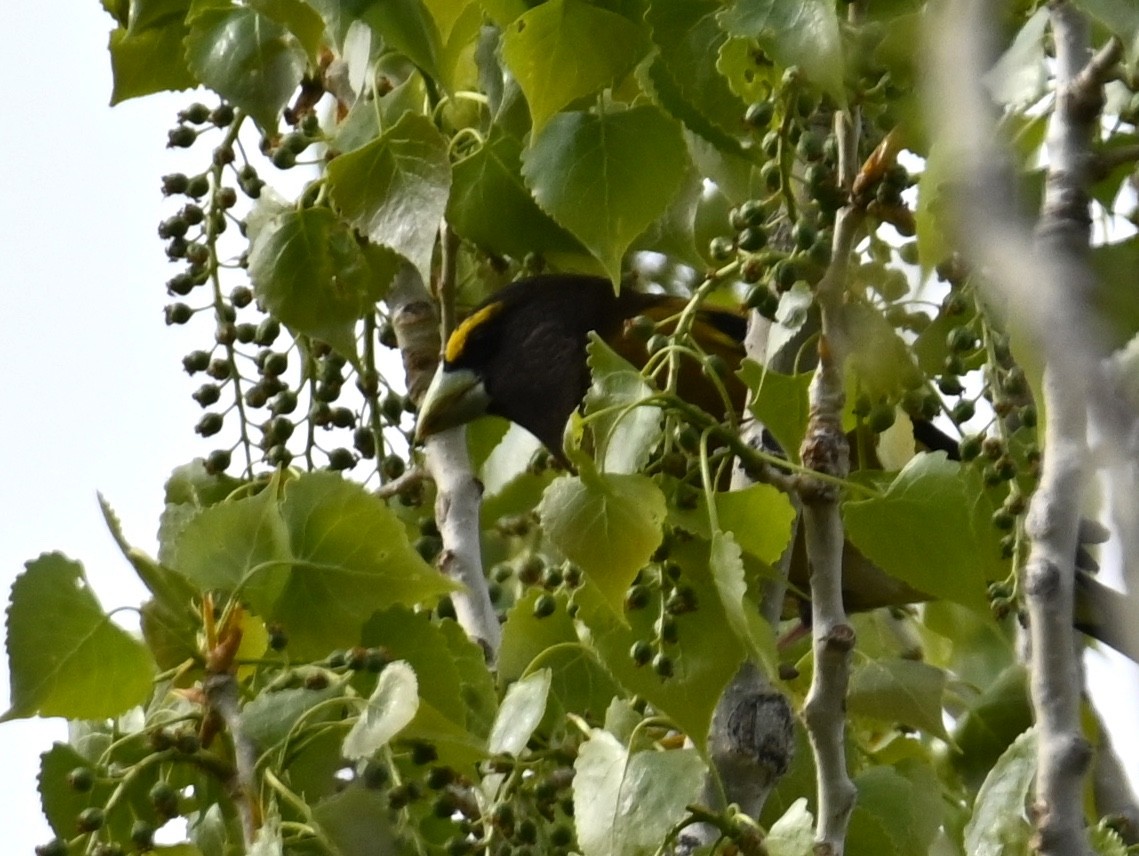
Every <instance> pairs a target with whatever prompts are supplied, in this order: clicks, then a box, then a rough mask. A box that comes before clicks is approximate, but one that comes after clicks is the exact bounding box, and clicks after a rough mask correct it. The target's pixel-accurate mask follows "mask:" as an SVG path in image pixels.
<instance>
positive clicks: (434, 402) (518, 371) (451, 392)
mask: <svg viewBox="0 0 1139 856" xmlns="http://www.w3.org/2000/svg"><path fill="white" fill-rule="evenodd" d="M686 302H687V301H686V300H684V299H683V298H679V297H669V296H666V295H661V294H644V293H641V292H636V291H632V290H630V289H623V290H622V291H621V293H620V294H619V295H618V294H615V293H614V291H613V285H612V284H611V283H610V282H609V280H607V279H602V278H600V277H592V276H579V275H552V276H543V277H537V278H533V279H524V280H519V281H518V282H514V283H511V284H510V285H508V286H506V287H505V288H503V289H502V290H500V291H498V292H497V293H496V294H494V295H493V296H492V297H491V298H490V299H489V300H487V301H485V302H484V303H482V304H481V305H480V306H478V307H477V308H475V309H474V311H472V312H471V314H470V315H469V316H468V317H467V319H466V320H465V321H463V322H462V323H461V324H460V325H459V326H458V327H457V328H456V329H455V331H454V332H453V333H452V334H451V337H450V339H449V340H448V341H447V345H446V348H445V349H444V352H443V360H442V362H441V364H440V366H439V369H438V371H437V372H436V374H435V377H434V379H433V380H432V381H431V386H430V387H429V388H428V390H427V393H426V394H425V396H424V398H423V401H422V402H421V404H420V408H419V421H418V423H417V426H416V435H417V436H418V437H420V438H423V437H427V436H429V435H431V434H434V433H436V432H437V431H442V430H444V429H446V428H452V427H454V426H456V425H462V424H464V423H466V422H469V421H470V420H472V419H475V418H476V417H478V416H482V415H484V414H492V415H495V416H502V417H505V418H506V419H509V420H510V421H511V422H514V423H517V424H518V425H521V426H522V427H523V428H525V429H526V430H527V431H529V432H530V433H531V434H533V435H534V436H535V437H537V438H538V439H539V440H541V441H542V443H543V444H545V446H546V448H547V449H549V450H550V452H551V453H552V454H553V455H554V456H555V457H557V458H559V459H560V460H562V461H563V462H565V457H564V454H563V452H562V432H563V431H564V430H565V426H566V422H567V421H568V420H569V417H570V414H572V413H573V411H574V410H575V409H576V408H577V407H578V405H580V404H581V401H582V399H583V398H584V397H585V393H586V390H588V389H589V383H590V374H589V366H588V365H587V364H586V344H587V342H588V339H589V333H590V332H596V333H597V334H598V335H599V336H600V337H601V338H602V339H603V340H605V342H607V343H608V344H609V345H610V347H612V348H613V349H614V350H615V351H616V352H617V353H619V354H620V355H621V356H623V357H625V358H626V359H627V360H629V361H630V362H631V363H633V364H634V365H638V366H639V365H643V364H644V362H645V360H646V359H647V358H648V354H647V353H646V351H645V343H644V339H643V337H641V336H638V335H636V334H634V333H633V332H631V331H630V330H629V329H628V322H630V321H631V320H632V319H633V318H634V317H636V316H638V315H645V316H648V317H649V318H651V319H652V320H654V321H667V319H669V318H670V317H673V316H676V315H679V313H680V312H681V311H682V310H683V309H684V306H685V304H686ZM663 327H664V329H665V330H668V329H669V328H668V325H667V323H666V324H665V325H663ZM746 329H747V321H746V319H745V318H744V316H743V315H741V314H740V313H738V312H733V311H730V310H720V309H708V308H704V309H701V310H700V312H699V313H698V315H697V318H696V324H695V325H694V328H693V335H694V336H695V337H696V338H697V339H698V340H699V341H700V343H701V345H702V347H704V348H705V350H707V351H709V352H711V353H715V354H718V355H719V356H721V357H722V358H723V359H725V360H726V361H727V363H728V364H729V365H731V366H733V367H735V366H738V365H739V362H740V360H741V359H742V358H743V355H744V351H743V345H742V341H743V337H744V333H745V332H746ZM686 362H687V363H691V361H686ZM724 382H725V384H726V386H727V388H728V393H729V395H730V396H731V398H732V400H733V401H735V402H736V403H737V405H740V406H742V404H743V401H744V396H745V395H746V389H745V387H744V386H743V384H742V383H741V382H740V381H739V379H738V378H736V377H735V376H734V374H733V375H730V376H728V377H726V378H725V379H724ZM677 392H678V394H679V395H680V396H681V397H682V398H684V399H685V400H688V401H691V402H692V403H693V404H696V405H698V406H700V407H702V408H704V409H705V410H707V411H708V412H709V413H711V414H713V415H715V416H719V417H722V416H723V414H724V404H723V401H722V400H721V399H720V397H719V394H718V393H717V392H716V390H715V388H714V387H712V385H711V384H709V383H708V382H707V381H701V380H700V378H699V370H698V369H696V368H695V367H694V365H691V364H690V365H686V366H684V371H683V372H682V374H681V377H680V380H679V384H678V389H677Z"/></svg>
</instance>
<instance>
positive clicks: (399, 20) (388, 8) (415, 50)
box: [360, 0, 440, 78]
mask: <svg viewBox="0 0 1139 856" xmlns="http://www.w3.org/2000/svg"><path fill="white" fill-rule="evenodd" d="M360 18H361V19H362V20H364V21H366V22H367V23H368V24H369V25H370V26H371V27H372V29H373V30H375V31H376V32H377V33H378V34H379V35H380V37H381V38H382V39H383V40H384V43H385V44H387V45H390V46H391V47H393V48H395V49H396V50H397V51H399V52H400V53H402V54H403V55H404V56H406V57H407V58H408V59H410V60H411V61H412V62H413V63H415V64H416V65H417V66H419V67H420V68H421V69H423V70H424V71H425V72H427V74H428V75H429V76H431V77H433V78H438V77H439V66H438V61H439V50H440V44H439V43H440V39H439V31H438V29H436V27H435V22H434V21H433V20H432V18H431V14H430V13H429V12H428V11H427V9H426V8H424V5H423V3H422V2H420V0H370V2H366V10H365V11H364V12H363V14H361V15H360Z"/></svg>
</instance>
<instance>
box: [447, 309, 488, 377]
mask: <svg viewBox="0 0 1139 856" xmlns="http://www.w3.org/2000/svg"><path fill="white" fill-rule="evenodd" d="M501 311H502V304H501V303H491V304H489V305H487V306H484V307H483V308H482V309H480V310H479V311H478V312H476V313H474V314H473V315H471V316H469V317H468V318H466V319H464V320H463V322H462V323H461V324H460V325H459V326H458V327H456V328H455V330H454V332H452V333H451V338H449V339H448V340H447V348H446V349H445V350H444V351H443V359H444V360H446V361H447V362H449V363H453V362H456V361H458V360H459V358H460V357H462V356H463V351H464V350H466V347H467V340H468V339H470V337H471V331H472V330H474V329H475V328H476V327H478V326H479V325H480V324H482V323H484V322H486V321H489V320H490V319H491V318H493V317H494V316H495V315H497V314H498V313H499V312H501Z"/></svg>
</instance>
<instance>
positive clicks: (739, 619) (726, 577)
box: [708, 485, 779, 674]
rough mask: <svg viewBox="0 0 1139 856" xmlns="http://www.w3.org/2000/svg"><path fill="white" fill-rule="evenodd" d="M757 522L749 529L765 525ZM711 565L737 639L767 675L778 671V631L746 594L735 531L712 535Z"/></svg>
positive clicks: (725, 610)
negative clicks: (776, 637)
mask: <svg viewBox="0 0 1139 856" xmlns="http://www.w3.org/2000/svg"><path fill="white" fill-rule="evenodd" d="M756 487H760V485H756ZM754 524H755V521H753V525H752V527H750V528H752V529H759V528H764V527H759V526H756V525H754ZM708 564H709V568H710V570H711V571H712V578H713V579H714V580H715V582H716V591H717V592H719V594H720V603H721V604H722V605H723V607H724V614H725V615H726V616H727V618H728V624H729V625H731V628H732V631H733V632H734V633H735V634H736V638H737V639H739V640H740V642H742V643H743V645H744V647H745V648H746V649H747V652H748V655H749V656H750V657H751V659H752V661H753V662H755V663H757V664H759V665H762V666H763V667H764V669H765V670H766V671H767V673H768V674H775V673H777V672H778V669H779V656H778V654H776V651H775V634H774V632H773V631H772V629H771V626H770V625H769V624H767V623H766V622H765V621H764V620H763V619H762V618H760V615H759V607H758V606H757V605H756V604H755V602H754V601H752V600H750V599H748V597H747V580H746V579H745V578H744V563H743V557H742V556H741V555H740V547H739V544H737V543H736V540H735V538H733V537H732V533H730V532H717V533H716V534H715V535H713V536H712V552H711V555H710V557H709V559H708Z"/></svg>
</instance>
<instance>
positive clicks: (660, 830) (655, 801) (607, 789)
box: [573, 729, 705, 856]
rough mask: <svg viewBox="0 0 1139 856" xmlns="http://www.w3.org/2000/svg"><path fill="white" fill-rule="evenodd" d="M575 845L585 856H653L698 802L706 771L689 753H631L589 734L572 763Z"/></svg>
mask: <svg viewBox="0 0 1139 856" xmlns="http://www.w3.org/2000/svg"><path fill="white" fill-rule="evenodd" d="M574 771H575V775H574V779H573V804H574V823H575V824H576V826H577V840H578V843H579V844H580V845H581V849H582V853H584V854H585V856H639V854H652V853H655V852H657V848H658V847H659V846H660V842H661V841H662V840H663V839H664V837H665V836H666V835H667V833H668V831H669V829H670V828H671V827H672V826H673V825H674V824H675V823H677V822H678V821H679V820H680V819H681V818H682V817H684V813H685V806H687V805H688V803H690V802H693V801H694V800H696V799H697V797H698V795H699V793H700V788H701V787H702V785H703V777H704V771H705V766H704V762H703V761H701V760H700V756H699V755H698V754H697V753H696V751H695V750H693V749H678V750H673V751H669V752H658V751H646V752H636V753H631V752H630V751H629V750H628V749H627V748H626V747H625V746H623V745H622V744H621V743H620V741H618V740H617V738H616V737H614V736H613V735H612V734H609V733H608V732H606V731H601V730H600V729H594V730H593V731H592V732H591V733H590V737H589V739H588V740H587V741H585V743H583V744H582V745H581V749H580V751H579V752H578V756H577V760H576V761H575V762H574Z"/></svg>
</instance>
